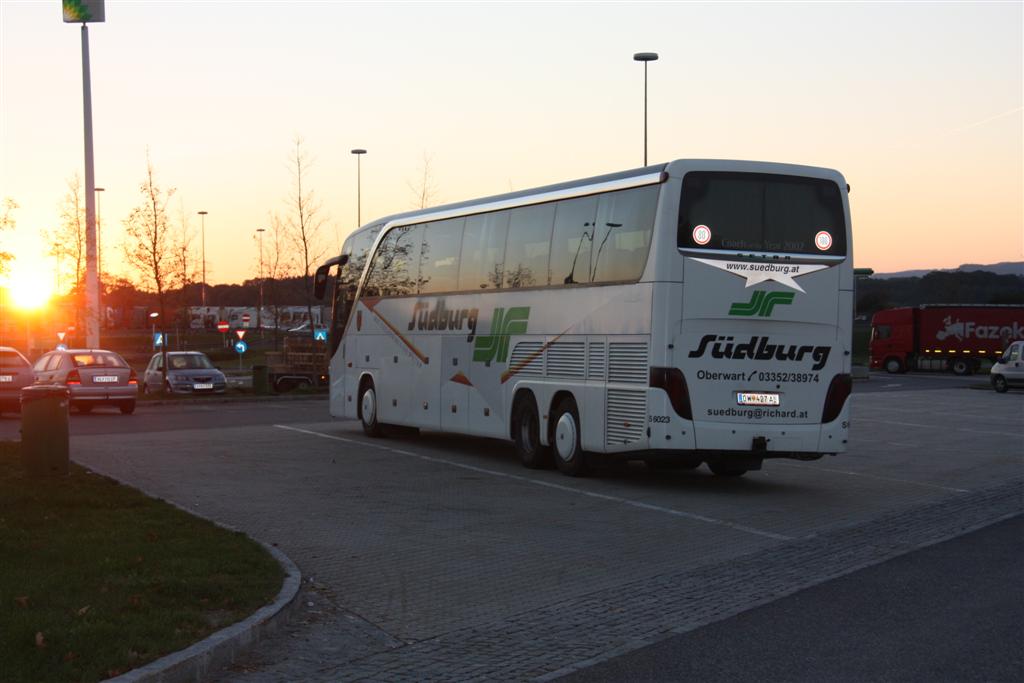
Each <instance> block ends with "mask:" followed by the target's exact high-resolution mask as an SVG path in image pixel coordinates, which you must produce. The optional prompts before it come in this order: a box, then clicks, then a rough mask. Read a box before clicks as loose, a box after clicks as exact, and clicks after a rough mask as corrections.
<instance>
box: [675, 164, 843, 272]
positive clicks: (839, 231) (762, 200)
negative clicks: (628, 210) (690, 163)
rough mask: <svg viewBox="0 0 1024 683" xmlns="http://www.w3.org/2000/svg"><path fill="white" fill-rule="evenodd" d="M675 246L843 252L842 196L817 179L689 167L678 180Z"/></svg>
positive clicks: (841, 253) (831, 182)
mask: <svg viewBox="0 0 1024 683" xmlns="http://www.w3.org/2000/svg"><path fill="white" fill-rule="evenodd" d="M678 244H679V248H681V249H724V250H732V251H761V252H780V253H790V254H814V255H818V256H820V255H827V256H845V255H846V221H845V220H844V215H843V200H842V195H841V194H840V192H839V186H838V185H836V183H835V182H833V181H831V180H822V179H819V178H805V177H797V176H788V175H774V174H765V173H734V172H718V171H691V172H689V173H687V174H686V176H685V177H684V178H683V193H682V198H681V202H680V210H679V237H678Z"/></svg>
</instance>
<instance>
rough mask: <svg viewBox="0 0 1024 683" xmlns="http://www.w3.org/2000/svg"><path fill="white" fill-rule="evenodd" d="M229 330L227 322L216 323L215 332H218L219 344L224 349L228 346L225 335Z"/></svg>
mask: <svg viewBox="0 0 1024 683" xmlns="http://www.w3.org/2000/svg"><path fill="white" fill-rule="evenodd" d="M230 329H231V326H230V325H228V321H227V320H221V321H220V322H218V323H217V331H218V332H220V343H221V345H222V346H223V347H225V348H227V345H228V335H227V332H228V330H230Z"/></svg>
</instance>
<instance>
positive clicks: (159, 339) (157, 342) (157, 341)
mask: <svg viewBox="0 0 1024 683" xmlns="http://www.w3.org/2000/svg"><path fill="white" fill-rule="evenodd" d="M163 345H164V333H163V332H154V333H153V348H154V349H155V348H157V347H158V346H163Z"/></svg>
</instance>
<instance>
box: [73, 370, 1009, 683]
mask: <svg viewBox="0 0 1024 683" xmlns="http://www.w3.org/2000/svg"><path fill="white" fill-rule="evenodd" d="M854 399H855V408H856V410H855V422H854V431H853V433H852V435H851V436H852V438H851V451H850V452H849V453H848V454H846V455H845V456H842V457H837V458H834V459H832V458H829V459H825V460H822V461H819V462H814V463H797V462H789V461H783V462H768V463H766V464H765V469H764V470H763V471H761V472H752V473H750V474H749V475H748V476H747V477H744V478H743V479H741V480H724V479H721V478H718V477H713V476H710V475H709V474H708V473H707V472H704V471H703V470H701V471H697V472H675V473H670V474H667V475H655V474H651V473H649V472H647V471H646V470H645V469H644V468H643V467H635V468H626V469H624V470H621V471H616V472H614V473H610V474H606V475H601V476H596V477H593V478H588V479H585V480H569V479H566V478H564V477H561V476H560V475H558V474H557V473H554V472H529V471H526V470H523V469H522V468H520V467H519V466H518V464H517V463H516V462H515V460H514V457H513V456H512V454H511V453H510V449H509V448H508V447H507V446H505V445H503V444H499V443H497V442H493V441H487V440H481V439H468V438H456V437H447V436H444V435H438V434H430V433H424V434H423V435H422V436H420V437H418V438H394V439H385V440H369V439H366V438H365V437H363V435H362V434H361V433H360V431H359V427H358V425H355V424H352V423H337V422H333V423H332V422H317V423H311V424H301V425H297V427H298V430H296V428H295V427H296V425H294V423H292V426H291V427H281V428H279V427H275V426H273V424H274V423H273V416H272V415H270V414H268V415H267V420H266V421H265V422H264V423H263V424H261V425H260V426H256V427H238V428H220V429H194V430H181V429H177V430H171V429H172V428H170V427H169V428H168V431H152V432H150V433H138V434H126V435H118V436H117V439H116V441H115V440H113V439H112V438H111V437H109V436H89V437H75V438H74V439H73V442H72V447H73V457H74V458H75V459H76V460H77V461H79V462H81V463H82V464H85V465H87V466H89V467H92V468H94V469H96V470H97V471H99V472H102V473H104V474H107V475H110V476H113V477H116V478H118V479H120V480H122V481H124V482H126V483H128V484H131V485H133V486H136V487H140V488H142V489H144V490H145V491H147V492H149V493H151V494H152V495H157V496H160V497H164V498H167V499H168V500H172V501H174V502H176V503H178V504H179V505H182V506H184V507H186V508H188V509H190V510H194V511H195V512H196V513H198V514H201V515H203V516H206V517H209V518H211V519H215V520H217V521H219V522H221V523H225V524H228V525H230V526H233V527H235V528H238V529H241V530H243V531H245V532H246V533H249V534H250V535H253V536H255V537H257V538H259V539H260V540H263V541H265V542H267V543H272V544H274V545H277V546H278V547H279V548H281V550H283V551H284V552H285V553H286V554H288V555H289V556H290V557H291V558H292V559H293V560H294V561H295V562H296V563H297V564H298V565H299V567H300V568H301V569H302V571H303V574H304V592H303V595H302V602H301V605H300V608H299V609H298V610H297V611H296V613H295V616H294V617H293V622H292V624H291V625H290V626H288V627H287V629H286V630H285V631H284V632H283V633H282V634H281V635H279V636H275V637H273V638H271V639H269V640H268V641H265V642H264V643H261V644H260V645H259V646H257V648H256V649H255V650H254V652H253V654H252V656H251V657H246V658H245V659H244V660H243V661H240V662H238V663H237V664H236V665H235V666H234V667H232V668H231V669H230V670H229V671H225V672H222V674H223V675H218V676H216V677H215V678H216V680H227V681H234V682H236V683H250V682H252V683H266V682H269V681H307V680H311V681H317V680H322V681H336V680H374V681H377V680H399V681H400V680H417V681H421V680H439V681H440V680H460V681H462V680H474V679H479V680H530V679H535V678H545V677H551V676H555V675H560V674H563V673H567V672H569V671H572V670H574V669H575V668H577V667H580V666H584V665H585V664H587V663H594V662H597V661H602V660H603V659H607V658H609V657H611V656H614V655H615V654H619V653H623V652H627V651H629V650H632V649H635V648H637V647H641V646H643V645H646V644H649V643H650V642H653V641H655V640H658V639H659V638H663V637H666V636H668V635H671V634H673V633H676V632H679V631H686V630H689V629H692V628H696V627H698V626H701V625H703V624H706V623H709V622H712V621H716V620H719V619H723V618H726V617H728V616H731V615H732V614H735V613H738V612H740V611H743V610H745V609H749V608H751V607H755V606H757V605H758V604H762V603H764V602H767V601H770V600H774V599H777V598H779V597H782V596H784V595H787V594H789V593H792V592H794V591H796V590H799V589H801V588H805V587H808V586H810V585H814V584H815V583H818V582H820V581H824V580H828V579H830V578H834V577H836V576H840V575H842V574H845V573H848V572H850V571H854V570H855V569H857V568H859V567H862V566H867V565H870V564H874V563H877V562H881V561H884V560H885V559H887V558H889V557H893V556H896V555H898V554H900V553H902V552H906V551H908V550H911V549H913V548H915V547H917V546H919V545H923V544H927V543H933V542H937V541H940V540H943V539H945V538H951V537H953V536H956V535H958V534H959V533H962V532H965V531H967V530H970V529H972V528H975V527H978V526H982V525H984V524H986V523H990V522H993V521H996V520H997V519H999V518H1001V517H1005V516H1006V515H1009V514H1012V513H1014V512H1019V511H1020V510H1021V508H1022V502H1021V491H1022V481H1021V475H1022V467H1021V465H1022V464H1024V454H1022V452H1021V442H1022V439H1021V432H1022V430H1021V420H1020V414H1021V413H1020V410H1021V408H1022V406H1024V402H1022V401H1020V400H1019V397H1015V396H1010V397H1009V399H1010V400H1005V399H1007V397H1006V396H998V395H996V394H994V392H977V391H967V390H959V391H946V390H940V391H929V392H917V393H914V392H899V393H895V392H894V393H892V394H885V395H880V394H873V395H870V396H857V395H855V396H854ZM961 418H962V419H961ZM310 419H311V420H317V419H321V417H320V416H319V415H317V414H311V415H310ZM858 420H859V422H858ZM303 430H305V433H302V432H303ZM112 444H113V445H112ZM1008 481H1010V482H1012V483H1010V484H1006V482H1008Z"/></svg>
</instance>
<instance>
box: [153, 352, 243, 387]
mask: <svg viewBox="0 0 1024 683" xmlns="http://www.w3.org/2000/svg"><path fill="white" fill-rule="evenodd" d="M161 382H163V354H161V353H155V354H153V357H152V358H150V359H149V365H147V366H146V372H145V374H144V375H143V377H142V391H143V393H150V392H157V391H159V390H160V383H161ZM225 388H227V379H226V378H225V377H224V373H223V372H221V371H220V370H218V369H217V368H215V367H214V366H213V363H211V362H210V359H209V358H207V357H206V354H205V353H199V352H198V351H168V352H167V387H166V389H167V392H168V393H173V394H223V393H224V389H225Z"/></svg>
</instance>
